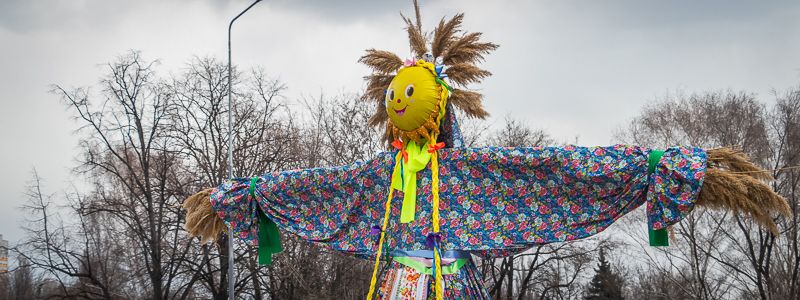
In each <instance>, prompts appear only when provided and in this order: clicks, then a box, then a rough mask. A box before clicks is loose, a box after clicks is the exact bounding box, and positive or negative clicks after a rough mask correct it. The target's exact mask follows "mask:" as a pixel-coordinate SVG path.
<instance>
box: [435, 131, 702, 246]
mask: <svg viewBox="0 0 800 300" xmlns="http://www.w3.org/2000/svg"><path fill="white" fill-rule="evenodd" d="M662 153H663V155H662ZM649 160H652V163H651V164H649V163H648V161H649ZM650 165H652V166H650ZM705 169H706V153H705V152H704V151H703V150H702V149H699V148H683V147H675V148H669V149H666V150H665V151H663V152H661V151H653V150H651V149H647V148H642V147H637V146H626V145H615V146H610V147H576V146H566V147H536V148H497V147H487V148H461V149H449V150H446V151H442V155H441V171H440V172H441V174H442V179H441V182H442V186H441V188H440V190H441V191H442V199H443V201H444V202H445V203H444V205H442V207H443V209H444V211H443V212H442V215H443V216H444V217H443V220H442V221H441V222H442V224H441V226H442V228H443V231H444V235H445V236H444V237H443V238H444V240H445V241H446V242H447V245H448V247H450V248H454V249H469V250H481V251H496V250H515V249H524V248H527V247H530V246H532V245H536V244H546V243H552V242H559V241H568V240H573V239H579V238H584V237H588V236H591V235H594V234H596V233H598V232H600V231H602V230H604V229H605V228H607V227H608V226H609V225H611V224H612V223H613V222H614V221H615V220H617V219H618V218H620V217H621V216H623V215H625V214H626V213H628V212H630V211H632V210H633V209H635V208H637V207H639V206H641V205H642V204H645V203H646V204H647V215H648V223H649V226H650V228H651V229H661V228H665V227H666V226H668V225H671V224H674V223H676V222H678V221H680V220H681V219H682V218H683V217H684V216H686V214H688V213H689V212H690V211H691V209H692V208H693V206H694V202H695V200H696V199H697V196H698V193H699V191H700V188H701V186H702V181H703V176H704V174H705ZM498 253H499V251H498Z"/></svg>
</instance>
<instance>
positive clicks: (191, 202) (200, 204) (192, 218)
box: [183, 188, 226, 244]
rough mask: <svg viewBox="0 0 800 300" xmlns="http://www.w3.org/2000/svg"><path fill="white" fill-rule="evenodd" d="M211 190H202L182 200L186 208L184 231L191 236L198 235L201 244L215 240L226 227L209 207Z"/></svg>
mask: <svg viewBox="0 0 800 300" xmlns="http://www.w3.org/2000/svg"><path fill="white" fill-rule="evenodd" d="M212 190H213V189H210V188H209V189H205V190H202V191H200V192H199V193H196V194H194V195H191V196H189V198H186V200H185V201H183V208H184V209H186V226H185V228H186V231H188V232H189V235H191V236H196V237H199V238H200V242H201V243H203V244H205V243H207V242H209V241H214V240H216V239H217V238H218V237H219V236H220V235H221V234H222V233H223V232H224V231H225V228H226V227H225V223H224V222H222V219H220V218H219V216H218V215H217V213H216V212H214V208H213V207H211V199H210V196H211V191H212Z"/></svg>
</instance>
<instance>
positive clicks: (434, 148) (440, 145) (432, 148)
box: [428, 142, 444, 153]
mask: <svg viewBox="0 0 800 300" xmlns="http://www.w3.org/2000/svg"><path fill="white" fill-rule="evenodd" d="M442 148H444V142H438V143H436V144H433V145H429V146H428V153H433V152H436V151H439V149H442Z"/></svg>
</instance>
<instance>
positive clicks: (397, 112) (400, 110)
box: [392, 106, 408, 117]
mask: <svg viewBox="0 0 800 300" xmlns="http://www.w3.org/2000/svg"><path fill="white" fill-rule="evenodd" d="M406 108H408V106H406V107H403V109H394V108H393V109H392V110H394V112H395V113H396V114H397V116H399V117H402V116H403V115H404V114H405V113H406Z"/></svg>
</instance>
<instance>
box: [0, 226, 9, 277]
mask: <svg viewBox="0 0 800 300" xmlns="http://www.w3.org/2000/svg"><path fill="white" fill-rule="evenodd" d="M6 272H8V241H6V240H4V239H3V235H2V234H0V273H6Z"/></svg>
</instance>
